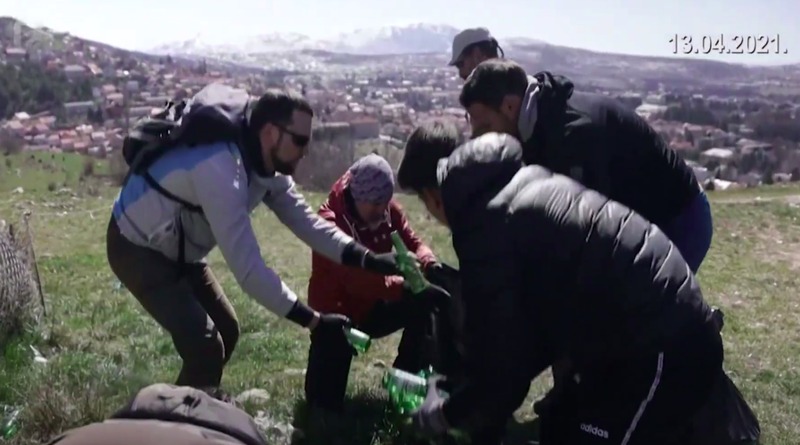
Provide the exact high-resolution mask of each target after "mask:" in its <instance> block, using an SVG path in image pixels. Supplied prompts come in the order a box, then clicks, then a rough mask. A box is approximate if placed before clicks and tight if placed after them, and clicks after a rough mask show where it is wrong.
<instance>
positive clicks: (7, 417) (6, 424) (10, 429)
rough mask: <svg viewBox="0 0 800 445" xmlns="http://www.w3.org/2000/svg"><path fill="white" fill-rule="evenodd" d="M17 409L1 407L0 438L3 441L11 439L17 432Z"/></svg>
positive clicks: (18, 410) (18, 411)
mask: <svg viewBox="0 0 800 445" xmlns="http://www.w3.org/2000/svg"><path fill="white" fill-rule="evenodd" d="M20 411H21V410H20V409H19V408H16V409H15V408H11V407H3V410H2V414H3V423H2V424H0V437H2V438H3V439H4V440H8V439H11V438H12V437H14V436H15V435H16V434H17V432H18V431H19V423H18V422H17V420H18V419H19V413H20Z"/></svg>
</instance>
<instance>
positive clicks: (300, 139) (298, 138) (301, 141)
mask: <svg viewBox="0 0 800 445" xmlns="http://www.w3.org/2000/svg"><path fill="white" fill-rule="evenodd" d="M276 127H278V128H280V129H281V131H282V132H284V133H286V134H288V135H289V136H291V137H292V143H294V145H297V146H298V147H300V148H303V147H305V146H306V145H308V143H309V142H311V136H307V135H304V134H297V133H295V132H294V131H292V130H290V129H288V128H286V127H284V126H282V125H276Z"/></svg>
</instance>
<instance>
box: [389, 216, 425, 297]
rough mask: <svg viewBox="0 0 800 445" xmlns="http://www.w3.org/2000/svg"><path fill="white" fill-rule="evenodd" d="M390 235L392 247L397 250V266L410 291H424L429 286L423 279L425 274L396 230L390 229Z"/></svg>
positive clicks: (416, 292)
mask: <svg viewBox="0 0 800 445" xmlns="http://www.w3.org/2000/svg"><path fill="white" fill-rule="evenodd" d="M391 237H392V244H394V249H395V251H397V266H398V267H399V268H400V272H401V273H402V274H403V278H404V279H405V280H406V281H407V282H408V285H409V287H410V288H411V292H414V293H415V294H418V293H420V292H422V291H424V290H425V289H426V288H427V287H428V286H429V283H428V280H426V279H425V275H423V274H422V271H421V270H420V269H419V266H417V263H416V261H414V259H413V258H412V257H411V255H410V254H409V253H410V252H409V250H408V247H406V244H405V243H404V242H403V239H402V238H401V237H400V234H399V233H397V231H396V230H395V231H392V233H391Z"/></svg>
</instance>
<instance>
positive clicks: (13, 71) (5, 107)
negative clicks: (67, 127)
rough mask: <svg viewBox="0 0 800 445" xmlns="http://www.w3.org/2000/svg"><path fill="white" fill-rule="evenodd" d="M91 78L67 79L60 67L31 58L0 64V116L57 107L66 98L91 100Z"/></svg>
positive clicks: (54, 109)
mask: <svg viewBox="0 0 800 445" xmlns="http://www.w3.org/2000/svg"><path fill="white" fill-rule="evenodd" d="M91 98H92V83H91V80H90V79H84V80H81V81H76V82H73V81H70V80H69V79H67V77H66V75H65V74H64V73H63V72H61V71H51V70H46V69H45V67H44V66H42V65H41V64H39V63H34V62H24V63H21V64H5V65H3V64H0V119H7V118H10V117H11V116H13V115H14V113H18V112H20V111H26V112H28V113H39V112H42V111H48V110H49V111H56V112H57V111H58V110H61V109H62V108H63V105H64V104H65V103H67V102H75V101H83V100H91Z"/></svg>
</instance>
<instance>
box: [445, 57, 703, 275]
mask: <svg viewBox="0 0 800 445" xmlns="http://www.w3.org/2000/svg"><path fill="white" fill-rule="evenodd" d="M459 100H460V102H461V105H462V106H463V107H464V108H465V109H466V110H467V113H468V115H469V119H470V122H471V125H472V130H473V135H475V136H477V135H479V134H481V133H483V132H487V131H498V132H505V133H509V134H512V135H514V136H516V137H517V139H519V140H520V141H522V143H523V159H524V160H525V163H527V164H539V165H542V166H544V167H547V168H548V169H550V170H553V171H554V172H556V173H561V174H564V175H568V176H570V177H572V178H573V179H576V180H577V181H579V182H581V183H582V184H583V185H585V186H586V187H589V188H591V189H594V190H597V191H598V192H600V193H602V194H604V195H606V196H608V197H609V198H611V199H613V200H615V201H618V202H620V203H622V204H625V205H626V206H628V207H630V208H632V209H633V210H635V211H636V212H637V213H639V214H640V215H642V216H643V217H645V218H646V219H648V220H649V221H650V222H652V223H654V224H655V225H657V226H658V227H659V228H660V229H661V230H663V231H664V232H665V233H666V234H667V236H668V237H669V238H670V239H671V240H672V242H673V243H675V245H676V246H677V247H678V249H680V251H681V254H683V257H684V259H685V260H686V262H687V263H689V266H690V267H691V269H692V271H693V272H697V270H698V269H699V268H700V264H701V263H702V262H703V259H704V258H705V256H706V253H707V252H708V249H709V247H710V246H711V237H712V233H713V227H712V218H711V209H710V206H709V203H708V199H707V197H706V194H705V192H704V191H703V190H702V188H701V187H700V185H699V183H698V181H697V178H696V177H695V175H694V172H693V170H692V168H691V167H690V166H688V165H687V164H686V163H685V162H684V161H683V160H682V159H681V158H680V156H679V155H678V154H677V153H676V152H675V151H674V150H672V149H670V148H669V147H668V146H667V145H666V143H665V142H664V140H663V139H662V138H661V136H660V135H659V134H658V133H657V132H656V131H654V130H653V128H651V127H650V126H649V125H648V124H647V122H646V121H645V120H644V119H642V118H641V117H639V116H638V115H637V114H636V113H635V112H633V111H632V110H629V109H627V108H625V107H624V106H623V105H622V104H621V103H620V102H619V101H617V100H615V99H613V98H610V97H607V96H604V95H600V94H590V93H583V92H576V91H574V89H573V84H572V82H571V81H570V80H569V79H567V78H566V77H563V76H559V75H554V74H551V73H549V72H547V71H543V72H540V73H537V74H535V75H533V76H528V75H527V74H526V73H525V70H524V69H522V67H520V66H519V65H518V64H516V63H515V62H513V61H510V60H507V59H490V60H487V61H485V62H482V63H481V64H479V65H478V66H477V67H476V68H475V70H474V71H473V72H472V74H471V75H470V76H469V78H468V79H467V81H466V82H465V83H464V86H463V87H462V90H461V95H460V98H459Z"/></svg>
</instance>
